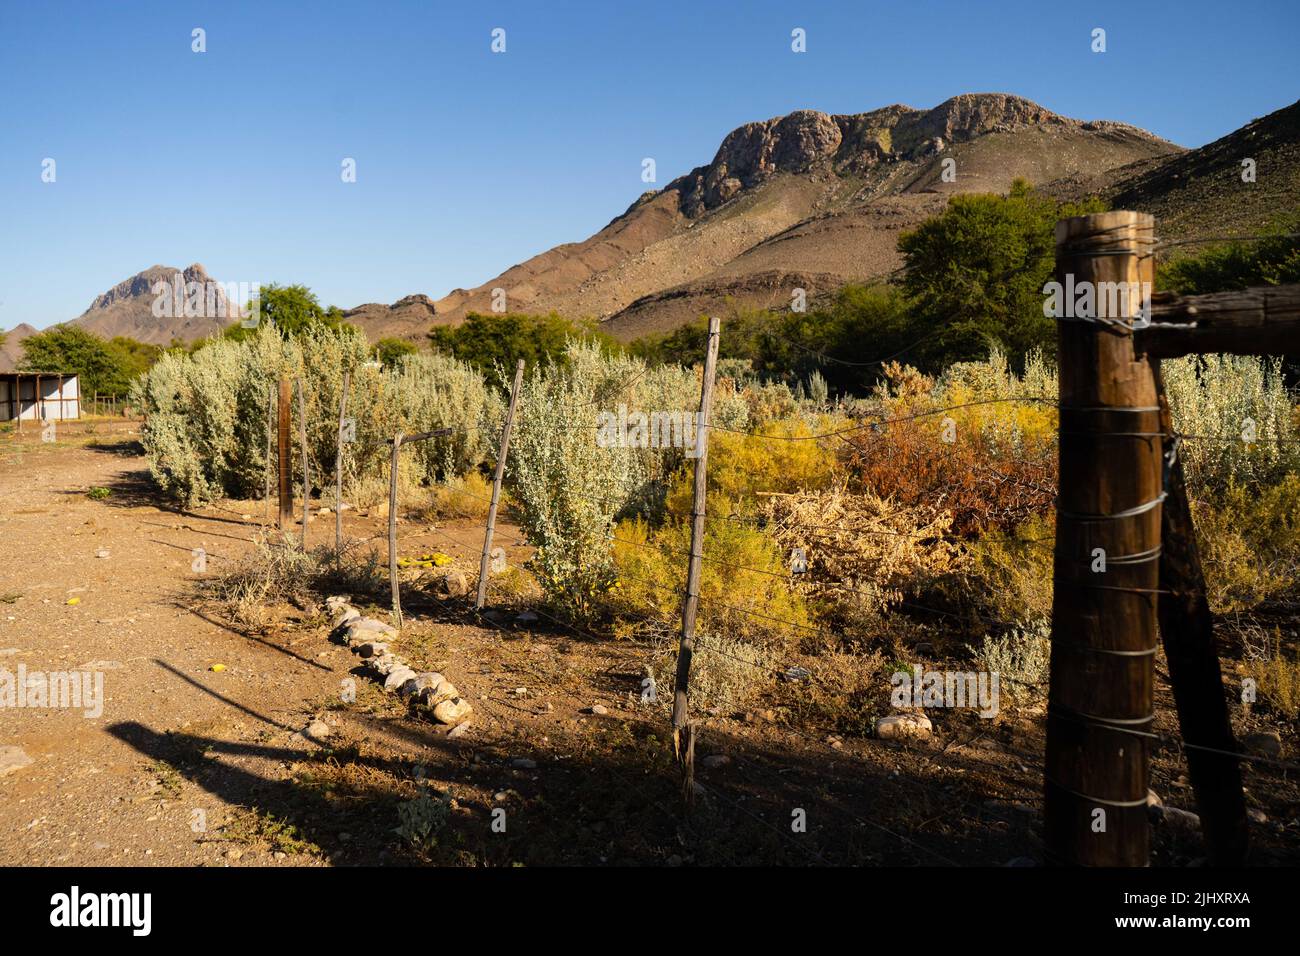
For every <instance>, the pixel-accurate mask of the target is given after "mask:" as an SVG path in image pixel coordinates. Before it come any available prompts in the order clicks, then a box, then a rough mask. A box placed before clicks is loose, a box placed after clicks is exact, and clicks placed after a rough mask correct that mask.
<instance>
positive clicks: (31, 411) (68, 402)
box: [0, 372, 81, 423]
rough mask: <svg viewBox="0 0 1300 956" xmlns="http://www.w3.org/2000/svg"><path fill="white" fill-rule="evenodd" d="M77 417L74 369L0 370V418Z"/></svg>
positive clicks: (78, 404) (78, 402)
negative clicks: (61, 370) (63, 370)
mask: <svg viewBox="0 0 1300 956" xmlns="http://www.w3.org/2000/svg"><path fill="white" fill-rule="evenodd" d="M80 417H81V388H80V385H79V384H78V382H77V376H76V375H75V374H74V373H72V372H61V373H60V372H0V422H11V421H13V420H14V419H15V418H17V419H18V420H19V422H20V423H21V422H29V421H42V420H44V421H67V420H69V419H74V418H80Z"/></svg>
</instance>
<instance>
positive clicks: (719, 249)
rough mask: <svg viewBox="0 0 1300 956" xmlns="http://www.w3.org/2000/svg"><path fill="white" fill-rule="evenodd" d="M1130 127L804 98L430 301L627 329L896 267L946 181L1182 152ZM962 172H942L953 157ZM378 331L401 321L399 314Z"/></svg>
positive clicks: (977, 98) (1007, 105)
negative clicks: (851, 105)
mask: <svg viewBox="0 0 1300 956" xmlns="http://www.w3.org/2000/svg"><path fill="white" fill-rule="evenodd" d="M1179 152H1180V149H1179V147H1177V146H1175V145H1173V144H1171V143H1169V142H1167V141H1165V140H1162V139H1160V138H1158V137H1155V136H1152V135H1151V134H1149V133H1146V132H1143V131H1142V130H1139V129H1136V128H1134V127H1130V126H1126V125H1123V124H1119V123H1111V122H1083V121H1079V120H1074V119H1070V118H1068V117H1063V116H1059V115H1057V114H1055V113H1052V112H1051V111H1049V110H1046V109H1044V108H1043V107H1041V106H1038V105H1037V104H1034V103H1031V102H1030V101H1028V100H1025V99H1021V98H1019V97H1015V96H1008V95H1004V94H968V95H963V96H957V97H954V98H953V99H950V100H948V101H946V102H945V103H942V104H940V105H939V106H937V107H935V108H934V109H930V110H918V109H912V108H910V107H907V106H901V105H896V106H889V107H885V108H883V109H879V110H875V111H873V112H869V113H859V114H852V115H830V114H826V113H820V112H817V111H814V110H800V111H798V112H795V113H791V114H789V115H788V116H782V117H777V118H774V119H770V120H765V121H763V122H757V123H748V124H746V125H745V126H742V127H740V128H739V129H737V130H734V131H733V132H731V133H730V134H729V135H728V136H727V137H726V138H725V139H724V140H723V141H722V144H721V146H720V147H719V148H718V151H717V153H716V155H715V156H714V158H713V160H712V162H710V163H709V164H708V165H705V166H701V167H698V168H696V169H693V170H692V171H691V172H689V173H687V174H686V175H685V176H681V177H679V178H678V179H676V180H674V181H672V182H671V183H669V184H668V185H667V186H666V187H664V188H663V189H662V190H659V191H658V192H652V193H647V194H646V195H644V196H642V197H641V198H640V199H639V200H638V201H637V202H635V203H634V204H633V205H632V206H631V207H630V208H629V209H628V210H627V211H626V212H625V213H623V215H621V216H619V217H618V218H616V219H615V220H614V221H612V222H611V223H610V224H609V225H608V226H606V227H605V228H604V229H602V230H601V231H600V232H598V233H596V234H595V235H594V236H592V237H590V238H589V239H586V240H584V241H583V242H580V243H573V244H568V245H563V246H557V247H556V248H554V249H551V250H548V251H546V252H544V253H541V254H540V255H538V256H535V257H533V258H532V259H529V260H528V261H526V262H524V263H521V264H519V265H516V266H514V267H512V268H510V269H508V270H506V271H505V272H504V273H502V274H501V275H500V276H498V277H497V278H495V279H492V280H490V281H488V282H486V283H484V284H483V285H481V286H479V287H477V288H475V289H470V290H456V291H454V292H452V293H451V294H450V295H448V296H446V297H444V298H443V299H440V300H438V301H437V302H436V303H434V306H435V311H436V318H435V319H434V322H435V323H437V324H443V323H455V322H458V321H460V320H461V319H463V317H464V316H465V314H466V313H467V312H469V311H482V312H487V311H489V310H490V295H491V290H492V289H494V288H498V287H499V288H503V289H505V290H506V293H507V296H508V304H509V308H510V309H511V310H512V311H534V312H538V311H549V310H552V309H554V310H557V311H559V312H561V313H563V314H566V315H570V316H575V317H578V316H594V317H597V318H599V319H601V320H603V321H604V323H605V327H606V329H607V330H608V331H609V332H610V333H611V334H613V335H615V336H617V337H618V338H621V339H631V338H635V337H636V336H639V335H643V334H645V333H647V332H652V331H661V330H664V329H669V328H673V327H675V326H677V325H679V324H681V323H683V322H685V321H689V320H690V319H692V318H695V317H696V316H698V315H700V314H701V313H704V312H707V311H710V310H714V309H717V308H720V307H722V306H723V305H725V304H726V303H727V302H729V301H734V302H738V303H744V304H751V305H760V306H768V305H777V304H780V303H783V302H788V301H789V297H790V294H791V289H792V288H794V287H796V286H798V287H801V288H804V289H806V290H807V291H808V292H809V294H810V295H816V294H819V293H823V292H828V291H830V290H832V289H833V288H835V287H837V286H839V285H842V284H843V283H845V282H848V281H854V280H862V279H868V278H872V277H874V276H879V275H882V274H884V273H887V272H889V271H890V270H892V269H894V268H896V267H897V265H898V259H897V253H896V251H895V243H896V240H897V235H898V232H899V231H900V230H902V229H905V228H908V227H911V226H914V225H915V224H917V223H919V222H921V221H922V220H924V219H925V218H927V217H929V216H931V215H933V214H935V213H936V212H938V211H939V210H941V209H942V207H943V205H944V202H945V199H946V196H947V195H948V194H950V193H953V192H985V191H1003V190H1005V189H1007V188H1008V187H1009V185H1010V183H1011V181H1012V180H1013V179H1014V178H1016V177H1017V176H1023V177H1024V178H1026V179H1028V180H1030V181H1031V182H1034V183H1047V182H1051V181H1054V180H1058V179H1062V178H1065V177H1069V176H1072V175H1079V174H1083V175H1095V174H1096V173H1098V172H1101V171H1103V170H1107V169H1112V168H1115V167H1119V166H1126V165H1128V164H1131V163H1134V162H1139V161H1144V160H1152V159H1159V158H1164V157H1169V156H1173V155H1176V154H1178V153H1179ZM946 159H952V160H953V161H954V163H955V169H956V174H957V175H956V181H955V182H944V181H942V179H941V174H942V172H943V168H944V162H943V161H944V160H946ZM367 331H370V332H371V334H372V336H373V335H374V334H375V333H376V332H378V333H379V334H404V333H403V332H401V331H399V330H398V329H397V328H396V327H395V326H393V325H380V326H376V327H367Z"/></svg>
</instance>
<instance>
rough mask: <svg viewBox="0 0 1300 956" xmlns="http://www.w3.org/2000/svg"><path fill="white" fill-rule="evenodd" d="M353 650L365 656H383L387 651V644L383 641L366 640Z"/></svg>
mask: <svg viewBox="0 0 1300 956" xmlns="http://www.w3.org/2000/svg"><path fill="white" fill-rule="evenodd" d="M353 650H354V651H356V652H357V653H358V654H360V655H361V656H362V657H365V658H371V657H383V656H384V655H385V654H387V653H388V645H387V644H385V643H384V642H383V641H366V642H365V643H364V644H358V645H357V646H356V647H354V648H353Z"/></svg>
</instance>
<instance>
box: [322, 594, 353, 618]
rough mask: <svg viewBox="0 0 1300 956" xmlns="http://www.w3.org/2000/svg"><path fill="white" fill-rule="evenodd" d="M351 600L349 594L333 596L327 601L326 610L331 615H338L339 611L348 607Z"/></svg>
mask: <svg viewBox="0 0 1300 956" xmlns="http://www.w3.org/2000/svg"><path fill="white" fill-rule="evenodd" d="M351 600H352V597H351V596H350V595H347V594H331V595H330V596H329V597H327V598H326V599H325V608H326V610H328V611H329V612H330V613H331V614H337V613H339V611H341V610H343V609H344V608H345V607H347V606H348V602H349V601H351Z"/></svg>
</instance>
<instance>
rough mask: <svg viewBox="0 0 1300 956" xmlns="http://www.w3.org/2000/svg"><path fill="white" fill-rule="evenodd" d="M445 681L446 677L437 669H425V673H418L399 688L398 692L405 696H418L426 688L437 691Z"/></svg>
mask: <svg viewBox="0 0 1300 956" xmlns="http://www.w3.org/2000/svg"><path fill="white" fill-rule="evenodd" d="M443 683H445V678H443V676H442V675H441V674H439V673H438V672H437V671H425V672H424V673H423V674H416V675H415V676H414V677H412V678H411V679H410V680H408V681H407V682H406V683H405V684H403V685H402V686H401V687H399V688H397V692H398V693H399V694H401V695H402V696H403V697H418V696H419V695H420V694H421V693H423V692H424V691H426V690H430V691H437V689H438V688H439V687H440V686H441V685H442V684H443Z"/></svg>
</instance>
